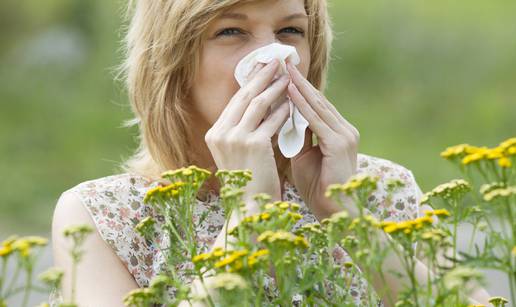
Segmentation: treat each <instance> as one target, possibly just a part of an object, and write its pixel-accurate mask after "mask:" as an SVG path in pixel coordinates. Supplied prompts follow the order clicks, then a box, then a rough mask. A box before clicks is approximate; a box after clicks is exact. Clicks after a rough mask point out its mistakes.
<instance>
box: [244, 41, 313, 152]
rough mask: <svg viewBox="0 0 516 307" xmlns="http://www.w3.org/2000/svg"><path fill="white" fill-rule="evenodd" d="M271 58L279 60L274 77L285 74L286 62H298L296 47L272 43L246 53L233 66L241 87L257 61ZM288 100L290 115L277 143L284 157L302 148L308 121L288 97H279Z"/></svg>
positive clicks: (268, 60) (282, 100) (267, 60)
mask: <svg viewBox="0 0 516 307" xmlns="http://www.w3.org/2000/svg"><path fill="white" fill-rule="evenodd" d="M273 59H279V60H280V68H279V70H278V73H277V74H276V76H275V77H274V79H276V78H278V77H279V76H280V75H282V74H287V73H288V71H287V65H286V62H290V63H292V64H293V65H297V64H299V62H300V58H299V55H298V54H297V51H296V48H295V47H293V46H290V45H283V44H278V43H272V44H270V45H267V46H264V47H261V48H258V49H256V50H254V51H251V52H250V53H249V54H248V55H246V56H245V57H244V58H243V59H242V60H240V62H239V63H238V64H237V66H236V68H235V79H236V80H237V82H238V84H239V85H240V86H241V87H242V86H244V85H245V84H246V83H247V82H248V80H247V77H248V75H249V74H250V73H251V71H252V70H253V68H254V67H255V65H256V64H257V63H265V64H267V63H269V62H271V61H272V60H273ZM285 100H288V103H289V106H290V116H289V118H288V119H287V121H286V122H285V123H284V124H283V127H281V130H280V132H279V134H278V145H279V149H280V151H281V153H282V154H283V156H285V157H286V158H292V157H294V156H295V155H297V154H298V153H299V152H300V151H301V149H302V148H303V143H304V140H305V130H306V128H307V127H308V121H307V120H306V119H305V118H304V117H303V115H301V113H300V112H299V110H298V109H297V108H296V106H295V105H294V104H293V103H292V101H291V100H290V97H288V96H287V97H285V98H282V99H281V102H285Z"/></svg>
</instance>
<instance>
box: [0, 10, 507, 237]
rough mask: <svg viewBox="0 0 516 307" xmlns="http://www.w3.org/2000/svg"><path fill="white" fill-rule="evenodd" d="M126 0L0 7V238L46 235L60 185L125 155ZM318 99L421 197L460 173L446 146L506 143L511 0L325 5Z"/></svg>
mask: <svg viewBox="0 0 516 307" xmlns="http://www.w3.org/2000/svg"><path fill="white" fill-rule="evenodd" d="M124 5H125V2H123V1H100V0H89V1H69V0H68V1H65V0H52V1H46V0H40V1H34V0H33V1H14V0H4V1H2V2H0V41H1V43H0V102H1V112H0V138H1V145H0V146H1V147H0V148H1V150H0V171H1V174H2V183H1V184H0V194H1V195H2V196H3V199H2V201H1V202H0V238H1V237H5V236H6V235H7V234H11V233H19V234H27V233H33V234H37V233H42V234H48V233H49V232H50V223H51V218H52V212H53V208H54V206H55V203H56V201H57V199H58V197H59V195H60V194H61V193H62V192H63V191H64V190H66V189H69V188H70V187H72V186H74V185H76V184H78V183H80V182H82V181H85V180H89V179H94V178H98V177H102V176H107V175H111V174H113V173H114V170H115V166H116V164H117V163H118V162H119V161H120V160H121V159H123V158H124V157H127V156H128V155H129V154H130V153H131V151H132V150H133V149H134V148H135V147H136V142H135V137H136V132H137V130H136V128H134V127H133V128H131V129H127V128H121V123H122V121H123V120H125V119H129V118H130V117H131V115H130V113H129V108H128V107H127V99H126V96H125V94H124V92H123V87H122V86H121V85H120V84H118V83H116V82H114V81H113V78H114V73H113V68H114V67H115V65H116V64H118V63H119V61H120V59H121V56H120V54H121V53H120V50H119V49H120V43H119V42H120V40H121V38H122V34H121V33H122V29H123V28H122V13H123V7H124ZM331 15H332V18H333V21H334V25H335V32H336V39H335V43H334V50H333V62H332V65H331V69H330V77H329V87H328V91H327V97H328V98H329V99H330V100H331V101H332V102H333V103H335V104H336V105H337V106H338V109H339V110H340V111H341V113H342V114H343V116H344V117H345V118H346V119H347V120H348V121H350V122H351V123H352V124H353V125H355V126H356V127H357V128H358V129H359V131H360V132H361V143H360V148H359V151H360V152H362V153H366V154H370V155H374V156H379V157H382V158H386V159H390V160H392V161H395V162H397V163H399V164H402V165H404V166H406V167H407V168H409V169H411V170H412V171H413V173H414V174H415V176H416V178H417V180H418V183H419V184H420V186H421V188H422V189H423V191H425V190H429V189H431V188H432V187H434V186H435V185H437V184H439V183H442V182H444V181H447V180H449V179H452V178H454V177H456V176H458V175H459V173H458V172H457V171H456V170H455V168H454V167H453V166H451V165H449V164H448V163H447V161H444V160H442V159H441V158H440V157H439V152H440V151H441V150H443V149H444V148H445V147H447V146H450V145H454V144H458V143H463V142H466V143H470V144H474V145H485V146H495V145H497V144H498V143H499V142H500V141H502V140H504V139H506V138H508V137H511V136H516V18H515V16H516V2H515V1H502V0H499V1H418V0H389V1H374V0H373V1H368V2H364V1H358V0H347V1H340V0H339V1H336V0H334V1H332V2H331Z"/></svg>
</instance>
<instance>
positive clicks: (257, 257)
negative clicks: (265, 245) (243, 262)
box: [247, 249, 269, 267]
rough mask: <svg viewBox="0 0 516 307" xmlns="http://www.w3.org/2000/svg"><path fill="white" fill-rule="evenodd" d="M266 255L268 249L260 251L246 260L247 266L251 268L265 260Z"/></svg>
mask: <svg viewBox="0 0 516 307" xmlns="http://www.w3.org/2000/svg"><path fill="white" fill-rule="evenodd" d="M268 255H269V250H268V249H260V250H258V251H256V252H254V253H252V254H251V255H250V256H249V258H248V259H247V261H248V262H247V264H248V265H249V267H253V266H254V265H255V264H256V263H258V262H259V261H261V260H264V259H266V258H267V257H268Z"/></svg>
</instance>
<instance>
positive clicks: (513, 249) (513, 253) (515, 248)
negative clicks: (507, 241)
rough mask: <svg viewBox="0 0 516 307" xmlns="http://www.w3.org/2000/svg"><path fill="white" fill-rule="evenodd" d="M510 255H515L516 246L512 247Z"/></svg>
mask: <svg viewBox="0 0 516 307" xmlns="http://www.w3.org/2000/svg"><path fill="white" fill-rule="evenodd" d="M512 255H513V256H515V257H516V246H514V247H513V248H512Z"/></svg>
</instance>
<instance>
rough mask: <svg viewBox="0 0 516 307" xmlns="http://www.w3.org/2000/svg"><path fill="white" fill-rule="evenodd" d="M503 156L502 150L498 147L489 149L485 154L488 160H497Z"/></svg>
mask: <svg viewBox="0 0 516 307" xmlns="http://www.w3.org/2000/svg"><path fill="white" fill-rule="evenodd" d="M503 156H504V155H503V149H502V148H500V147H495V148H492V149H489V150H488V151H487V154H486V158H487V159H489V160H494V159H499V158H502V157H503Z"/></svg>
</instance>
